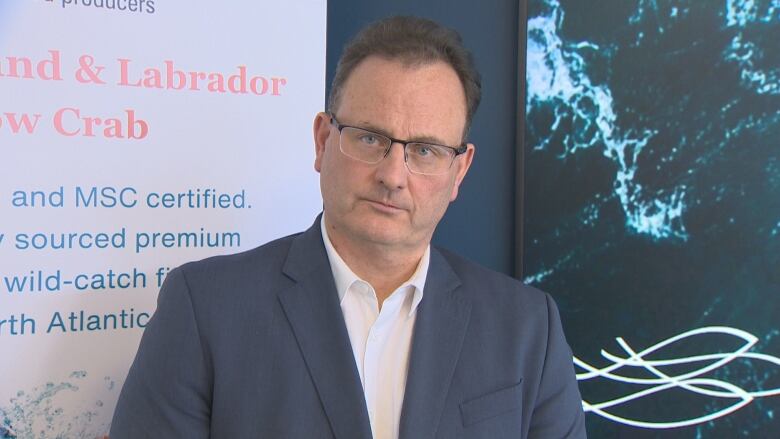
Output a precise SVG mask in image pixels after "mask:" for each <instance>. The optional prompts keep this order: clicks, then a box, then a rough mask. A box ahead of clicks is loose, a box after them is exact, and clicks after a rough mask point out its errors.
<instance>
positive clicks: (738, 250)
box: [523, 0, 780, 439]
mask: <svg viewBox="0 0 780 439" xmlns="http://www.w3.org/2000/svg"><path fill="white" fill-rule="evenodd" d="M528 17H529V20H528V40H527V47H528V56H527V75H526V85H527V93H526V95H527V98H528V100H527V101H526V112H527V115H526V120H525V142H526V143H525V153H524V160H525V162H524V173H525V187H524V216H523V230H524V232H523V246H524V248H523V273H524V276H525V277H524V280H525V281H526V282H528V283H532V284H534V285H536V286H538V287H539V288H541V289H543V290H546V291H548V292H550V293H551V294H552V295H553V296H554V297H555V299H556V301H557V303H558V305H559V308H560V309H561V315H562V318H563V320H564V326H565V328H566V332H567V336H568V340H569V343H570V344H571V346H572V349H573V350H574V354H575V356H576V357H578V358H581V359H582V360H583V361H586V362H588V363H589V364H597V365H598V367H604V366H605V364H603V363H600V362H601V361H604V359H603V358H602V357H601V356H600V352H601V349H603V348H604V346H608V345H609V344H610V342H611V341H612V340H614V339H615V337H618V336H625V337H628V338H630V339H631V340H632V341H633V342H634V343H636V344H637V345H642V346H647V345H648V344H649V343H652V342H653V340H660V339H665V338H668V337H670V336H672V335H673V334H680V333H684V332H685V331H688V330H690V329H692V328H699V327H710V326H727V327H731V328H739V329H740V330H743V331H746V332H749V333H750V334H754V335H755V336H756V337H757V339H758V344H757V345H756V349H757V350H758V351H760V352H763V353H765V354H766V355H770V356H772V357H774V358H780V335H778V334H780V323H778V318H777V316H778V315H780V295H779V293H780V278H778V274H780V270H779V269H778V267H780V81H779V80H778V78H780V37H779V36H780V0H740V1H737V0H713V1H699V0H603V1H599V2H582V1H579V0H534V1H530V2H528ZM703 343H705V344H706V345H707V349H710V350H711V351H712V352H724V351H722V350H721V349H728V347H727V346H722V345H719V344H718V342H717V341H716V340H709V339H703ZM695 348H696V346H689V347H685V346H679V347H676V348H675V349H676V351H675V352H672V353H671V354H673V355H674V356H675V357H676V356H679V357H681V358H684V357H688V356H690V355H695ZM706 378H707V379H714V380H720V381H722V382H728V383H731V384H733V385H734V386H736V387H738V388H741V389H752V390H755V391H761V390H762V389H763V390H767V389H776V388H778V386H780V369H778V368H776V367H774V368H771V367H770V368H767V367H764V366H762V365H761V364H760V363H752V364H751V363H750V362H749V361H747V360H744V361H743V360H736V361H734V362H733V363H732V364H731V365H730V366H729V367H728V368H724V369H722V370H719V371H717V372H713V373H712V374H711V375H708V376H706ZM580 390H581V392H582V395H583V397H584V398H585V399H586V400H588V401H604V400H609V399H611V398H613V397H614V395H613V394H612V393H613V392H615V391H616V390H617V388H616V387H613V386H611V385H609V384H607V385H604V384H603V383H602V384H599V385H596V384H594V383H591V382H588V383H582V382H581V383H580ZM670 396H671V397H670V398H667V399H664V400H663V401H660V400H657V401H652V400H651V401H644V402H642V403H637V404H635V405H631V406H622V407H621V409H620V410H622V413H621V416H625V417H626V418H631V419H648V418H650V419H649V420H666V421H673V420H675V419H678V420H679V419H685V418H688V419H694V415H697V414H698V415H700V414H702V413H715V412H719V411H721V410H722V409H724V408H725V407H728V406H729V402H728V401H725V400H723V399H720V400H718V399H715V398H713V399H712V400H707V399H706V398H704V397H703V396H702V395H699V396H698V397H694V395H687V396H686V395H676V394H675V395H670ZM659 397H660V396H659ZM697 398H698V399H697ZM702 398H704V399H702ZM704 403H706V404H707V405H706V406H705V405H704ZM702 409H704V410H703V411H702ZM778 410H780V396H776V395H772V396H765V397H762V398H760V399H756V400H754V401H753V402H751V403H750V404H748V405H747V406H745V407H743V408H741V409H739V410H738V411H736V412H734V413H733V414H730V415H728V416H724V417H722V418H719V419H717V420H713V421H709V422H706V423H703V424H700V425H696V426H690V425H689V426H686V427H680V428H676V429H672V430H670V431H653V432H649V431H643V430H641V429H638V427H636V426H634V427H628V426H625V425H623V426H621V425H618V424H616V423H614V422H612V421H609V420H606V419H604V418H598V416H595V415H594V414H593V413H589V414H588V417H587V419H588V421H587V422H588V428H589V433H591V435H592V436H594V437H632V438H633V437H653V438H656V437H658V438H666V437H670V438H671V437H699V438H708V439H713V438H714V439H718V438H722V437H728V438H741V437H762V438H763V437H775V436H776V435H777V434H776V433H777V431H778V422H779V421H778V416H777V413H778ZM594 416H595V418H594Z"/></svg>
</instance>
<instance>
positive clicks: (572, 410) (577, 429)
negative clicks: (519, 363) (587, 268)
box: [528, 294, 586, 439]
mask: <svg viewBox="0 0 780 439" xmlns="http://www.w3.org/2000/svg"><path fill="white" fill-rule="evenodd" d="M545 297H546V299H547V324H548V332H547V350H546V352H545V358H544V369H543V372H542V377H541V383H540V385H539V393H538V397H537V399H536V402H535V406H534V411H533V415H532V417H531V425H530V428H529V432H528V438H529V439H542V438H544V439H549V438H567V439H568V438H572V439H575V438H576V439H580V438H586V433H585V413H584V412H583V409H582V397H581V396H580V391H579V388H578V387H577V379H576V378H575V373H574V362H573V357H572V352H571V348H569V345H568V343H567V342H566V338H565V336H564V333H563V327H562V325H561V318H560V315H559V313H558V308H557V306H556V305H555V302H554V301H553V299H552V298H551V297H550V295H549V294H545Z"/></svg>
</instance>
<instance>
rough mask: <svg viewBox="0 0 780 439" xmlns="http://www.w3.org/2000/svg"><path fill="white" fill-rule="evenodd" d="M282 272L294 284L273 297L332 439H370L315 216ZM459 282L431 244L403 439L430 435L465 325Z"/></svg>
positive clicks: (466, 315) (467, 311) (466, 309)
mask: <svg viewBox="0 0 780 439" xmlns="http://www.w3.org/2000/svg"><path fill="white" fill-rule="evenodd" d="M282 270H283V272H284V273H285V274H286V275H287V276H289V277H290V278H291V279H293V280H294V281H295V282H296V284H295V285H294V286H293V287H292V288H290V289H289V290H287V291H285V292H284V293H283V294H280V295H279V300H280V302H281V304H282V307H283V309H284V312H285V314H286V316H287V319H288V320H289V321H290V324H291V326H292V328H293V331H294V333H295V337H296V340H297V341H298V345H299V347H300V349H301V352H302V353H303V357H304V360H305V361H306V365H307V367H308V369H309V373H310V374H311V376H312V380H313V381H314V385H315V387H316V388H317V392H318V394H319V397H320V401H321V402H322V405H323V408H324V409H325V413H326V414H327V416H328V419H329V420H330V423H331V428H332V429H333V433H334V435H335V437H336V438H339V439H352V438H365V439H370V438H371V425H370V421H369V418H368V411H367V409H366V403H365V396H364V394H363V387H362V385H361V384H360V375H359V374H358V371H357V366H356V365H355V360H354V356H353V353H352V347H351V345H350V341H349V335H348V333H347V328H346V324H345V323H344V315H343V314H342V311H341V307H340V306H339V300H338V293H337V292H336V286H335V283H334V280H333V273H332V271H331V267H330V263H329V262H328V256H327V253H326V251H325V246H324V244H323V242H322V232H321V230H320V217H319V216H318V217H317V219H316V220H315V221H314V225H312V227H310V228H309V229H308V230H306V231H305V232H304V233H302V234H300V235H298V236H297V237H296V238H294V240H293V243H292V245H291V247H290V251H289V253H288V255H287V260H286V261H285V264H284V266H283V269H282ZM460 284H461V282H460V278H459V277H458V276H457V275H456V274H455V272H454V271H453V269H452V266H451V265H450V264H449V263H448V262H447V260H446V258H445V257H444V255H442V253H441V252H439V251H438V250H436V248H434V247H431V253H430V265H429V269H428V277H427V279H426V282H425V298H424V300H422V302H421V303H420V305H419V306H418V308H417V320H416V322H415V328H414V335H413V338H412V348H411V349H412V351H411V354H410V360H409V371H408V375H407V380H406V390H405V392H404V402H403V407H402V410H401V421H400V428H399V437H400V438H401V439H416V438H421V437H425V438H429V437H430V438H432V437H435V433H436V430H437V427H438V423H439V419H440V417H441V412H442V409H443V408H444V402H445V398H446V396H447V392H448V390H449V387H450V383H451V382H452V376H453V373H454V371H455V365H456V363H457V360H458V357H459V356H460V351H461V347H462V346H463V339H464V336H465V334H466V328H467V327H468V321H469V316H470V313H471V304H470V302H469V300H468V299H467V298H466V297H464V296H463V295H462V294H460V292H459V291H458V286H460Z"/></svg>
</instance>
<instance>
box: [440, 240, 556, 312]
mask: <svg viewBox="0 0 780 439" xmlns="http://www.w3.org/2000/svg"><path fill="white" fill-rule="evenodd" d="M436 250H437V251H438V252H439V253H440V254H441V255H442V257H444V259H445V260H446V261H447V263H448V264H449V265H450V267H451V268H452V270H453V272H454V273H455V274H456V275H457V276H458V278H459V280H460V282H461V288H460V290H461V292H462V294H465V295H467V296H468V297H469V299H470V300H472V301H477V302H478V303H484V302H487V303H493V304H497V305H501V304H507V303H509V302H515V303H518V304H522V305H524V306H544V307H546V306H547V302H548V300H551V299H550V298H549V295H548V294H547V293H545V292H543V291H540V290H538V289H537V288H534V287H532V286H530V285H527V284H525V283H523V282H521V281H520V280H518V279H515V278H513V277H511V276H509V275H506V274H504V273H501V272H498V271H495V270H492V269H490V268H488V267H485V266H483V265H481V264H478V263H476V262H474V261H472V260H470V259H468V258H465V257H463V256H461V255H459V254H457V253H454V252H452V251H449V250H447V249H443V248H440V247H436Z"/></svg>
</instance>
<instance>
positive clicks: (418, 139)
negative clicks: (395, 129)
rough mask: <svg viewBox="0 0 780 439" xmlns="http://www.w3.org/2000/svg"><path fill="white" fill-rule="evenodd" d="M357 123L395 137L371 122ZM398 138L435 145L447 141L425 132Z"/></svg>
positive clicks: (361, 126)
mask: <svg viewBox="0 0 780 439" xmlns="http://www.w3.org/2000/svg"><path fill="white" fill-rule="evenodd" d="M359 123H360V125H358V126H359V127H360V128H364V129H367V130H369V131H373V132H375V133H377V134H381V135H383V136H386V137H393V138H395V136H391V135H390V134H388V132H387V130H384V129H382V128H380V127H378V126H376V125H374V124H372V123H371V122H368V121H360V122H359ZM400 140H406V141H409V142H419V143H433V144H436V145H442V146H448V144H447V142H445V141H444V140H442V139H440V138H438V137H436V136H431V135H425V134H422V135H419V136H414V137H412V138H410V139H400Z"/></svg>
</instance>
